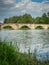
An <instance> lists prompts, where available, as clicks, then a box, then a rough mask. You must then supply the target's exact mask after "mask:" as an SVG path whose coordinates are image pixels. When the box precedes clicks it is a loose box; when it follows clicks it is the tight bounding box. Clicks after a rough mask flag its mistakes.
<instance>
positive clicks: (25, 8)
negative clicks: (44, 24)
mask: <svg viewBox="0 0 49 65" xmlns="http://www.w3.org/2000/svg"><path fill="white" fill-rule="evenodd" d="M17 1H18V0H0V16H1V17H2V18H3V19H4V18H6V17H10V16H13V15H21V14H24V13H28V14H31V15H32V16H40V15H42V13H43V12H47V11H49V7H48V6H49V4H47V3H46V2H48V1H46V2H45V3H44V2H42V3H39V2H33V1H31V0H19V1H18V2H17ZM0 19H1V18H0Z"/></svg>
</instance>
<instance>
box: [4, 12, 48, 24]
mask: <svg viewBox="0 0 49 65" xmlns="http://www.w3.org/2000/svg"><path fill="white" fill-rule="evenodd" d="M4 23H26V24H27V23H30V24H49V12H48V13H43V15H42V16H41V17H36V18H32V16H31V15H30V14H24V15H22V16H13V17H10V18H6V19H4Z"/></svg>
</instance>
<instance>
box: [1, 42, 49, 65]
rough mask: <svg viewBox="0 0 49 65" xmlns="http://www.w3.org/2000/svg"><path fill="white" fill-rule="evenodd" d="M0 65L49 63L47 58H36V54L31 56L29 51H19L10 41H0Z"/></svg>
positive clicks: (39, 64)
mask: <svg viewBox="0 0 49 65" xmlns="http://www.w3.org/2000/svg"><path fill="white" fill-rule="evenodd" d="M0 65H49V60H45V61H40V60H37V58H36V54H34V56H33V57H32V56H31V53H30V52H29V51H28V54H26V53H20V52H19V50H18V47H17V46H16V47H15V46H13V45H12V43H10V44H9V43H7V42H1V41H0Z"/></svg>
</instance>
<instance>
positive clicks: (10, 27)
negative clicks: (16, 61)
mask: <svg viewBox="0 0 49 65" xmlns="http://www.w3.org/2000/svg"><path fill="white" fill-rule="evenodd" d="M3 29H13V28H12V26H4V27H3Z"/></svg>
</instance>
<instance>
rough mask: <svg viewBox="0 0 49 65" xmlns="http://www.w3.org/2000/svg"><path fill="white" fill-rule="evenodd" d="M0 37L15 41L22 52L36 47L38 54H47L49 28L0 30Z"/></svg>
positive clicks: (48, 48)
mask: <svg viewBox="0 0 49 65" xmlns="http://www.w3.org/2000/svg"><path fill="white" fill-rule="evenodd" d="M0 39H1V40H2V41H3V40H6V41H9V42H11V41H12V42H13V44H16V43H17V45H18V46H19V51H20V52H22V53H24V52H26V53H27V52H28V50H29V49H30V52H31V53H32V52H33V51H34V49H36V50H37V53H38V55H39V54H41V55H43V56H44V54H46V53H48V54H49V30H0ZM44 58H45V56H44Z"/></svg>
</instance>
